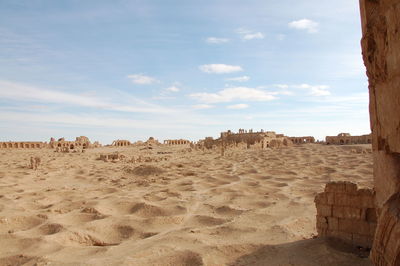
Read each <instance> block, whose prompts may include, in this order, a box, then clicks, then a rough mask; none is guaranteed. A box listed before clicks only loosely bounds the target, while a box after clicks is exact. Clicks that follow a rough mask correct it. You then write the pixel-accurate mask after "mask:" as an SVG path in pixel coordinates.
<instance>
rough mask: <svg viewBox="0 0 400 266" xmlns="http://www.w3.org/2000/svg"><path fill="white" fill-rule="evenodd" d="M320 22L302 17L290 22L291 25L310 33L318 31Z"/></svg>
mask: <svg viewBox="0 0 400 266" xmlns="http://www.w3.org/2000/svg"><path fill="white" fill-rule="evenodd" d="M318 25H319V24H318V23H317V22H315V21H312V20H310V19H306V18H304V19H300V20H295V21H292V22H290V23H289V27H290V28H293V29H298V30H306V31H307V32H308V33H316V32H318Z"/></svg>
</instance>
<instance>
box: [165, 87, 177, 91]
mask: <svg viewBox="0 0 400 266" xmlns="http://www.w3.org/2000/svg"><path fill="white" fill-rule="evenodd" d="M165 90H166V91H168V92H179V91H180V90H181V89H180V88H178V87H176V86H171V87H168V88H166V89H165Z"/></svg>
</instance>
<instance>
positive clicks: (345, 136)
mask: <svg viewBox="0 0 400 266" xmlns="http://www.w3.org/2000/svg"><path fill="white" fill-rule="evenodd" d="M325 141H326V144H334V145H349V144H371V143H372V136H371V134H368V135H361V136H351V135H350V134H349V133H340V134H339V135H337V136H327V137H326V138H325Z"/></svg>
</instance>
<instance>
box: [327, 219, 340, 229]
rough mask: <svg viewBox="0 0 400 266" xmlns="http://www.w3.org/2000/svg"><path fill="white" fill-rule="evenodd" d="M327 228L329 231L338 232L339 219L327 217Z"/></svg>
mask: <svg viewBox="0 0 400 266" xmlns="http://www.w3.org/2000/svg"><path fill="white" fill-rule="evenodd" d="M328 228H329V230H333V231H337V230H339V219H338V218H336V217H328Z"/></svg>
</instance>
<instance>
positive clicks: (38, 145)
mask: <svg viewBox="0 0 400 266" xmlns="http://www.w3.org/2000/svg"><path fill="white" fill-rule="evenodd" d="M43 148H48V144H47V143H46V142H38V141H21V142H15V141H8V142H0V149H43Z"/></svg>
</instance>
